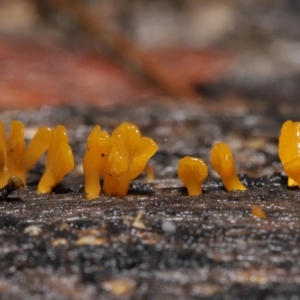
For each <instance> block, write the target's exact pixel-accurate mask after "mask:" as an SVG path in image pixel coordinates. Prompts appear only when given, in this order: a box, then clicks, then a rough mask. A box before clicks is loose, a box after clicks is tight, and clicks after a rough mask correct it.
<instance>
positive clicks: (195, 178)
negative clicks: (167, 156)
mask: <svg viewBox="0 0 300 300" xmlns="http://www.w3.org/2000/svg"><path fill="white" fill-rule="evenodd" d="M177 172H178V176H179V178H180V180H181V181H182V183H183V184H184V185H185V186H186V188H187V190H188V193H189V195H190V196H196V195H199V194H202V182H203V181H204V180H205V179H206V177H207V175H208V169H207V166H206V164H205V162H204V161H203V160H202V159H200V158H195V157H190V156H186V157H184V158H182V159H181V160H180V161H179V164H178V170H177Z"/></svg>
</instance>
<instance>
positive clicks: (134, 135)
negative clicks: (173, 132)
mask: <svg viewBox="0 0 300 300" xmlns="http://www.w3.org/2000/svg"><path fill="white" fill-rule="evenodd" d="M112 140H113V148H112V151H111V154H110V156H109V159H108V163H107V168H106V171H105V175H104V192H105V194H107V195H114V196H119V197H123V196H125V195H126V194H127V191H128V188H129V185H130V181H131V180H132V179H135V178H136V177H138V176H139V175H140V174H141V173H142V172H143V170H144V168H145V167H146V165H147V162H148V160H149V159H150V158H151V157H152V156H153V155H154V154H155V152H156V151H157V148H158V147H157V144H156V143H155V142H154V141H153V140H152V139H150V138H147V137H141V134H140V131H139V129H138V128H137V127H136V126H135V125H133V124H131V123H122V124H121V125H120V126H119V127H118V128H116V129H115V131H114V132H113V133H112Z"/></svg>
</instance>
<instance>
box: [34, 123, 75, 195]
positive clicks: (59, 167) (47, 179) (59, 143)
mask: <svg viewBox="0 0 300 300" xmlns="http://www.w3.org/2000/svg"><path fill="white" fill-rule="evenodd" d="M68 142H69V140H68V136H67V133H66V129H65V127H64V126H62V125H58V126H57V127H56V128H55V129H54V130H53V134H52V138H51V142H50V145H49V149H48V153H47V157H46V164H45V172H44V174H43V176H42V178H41V180H40V182H39V184H38V190H37V191H38V193H50V192H51V190H52V188H53V187H54V186H55V185H57V184H58V183H59V182H61V181H62V179H63V178H64V176H65V175H66V174H67V173H69V172H70V171H71V170H72V169H73V168H74V158H73V153H72V149H71V147H70V146H69V144H68Z"/></svg>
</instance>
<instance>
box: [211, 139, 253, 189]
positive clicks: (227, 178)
mask: <svg viewBox="0 0 300 300" xmlns="http://www.w3.org/2000/svg"><path fill="white" fill-rule="evenodd" d="M210 162H211V164H212V166H213V168H214V169H215V171H216V172H217V173H218V174H219V175H220V176H221V178H222V181H223V184H224V186H225V188H226V190H227V191H228V192H231V191H234V190H239V191H244V190H246V189H247V188H246V187H245V186H244V185H243V184H242V183H241V181H240V180H239V178H238V176H237V172H236V169H235V165H234V161H233V156H232V152H231V150H230V148H229V147H228V145H227V144H225V143H217V144H215V145H214V146H213V148H212V150H211V154H210Z"/></svg>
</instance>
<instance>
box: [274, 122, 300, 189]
mask: <svg viewBox="0 0 300 300" xmlns="http://www.w3.org/2000/svg"><path fill="white" fill-rule="evenodd" d="M278 152H279V157H280V160H281V162H282V165H283V168H284V171H285V173H286V175H287V176H288V177H289V178H288V186H293V185H298V186H300V122H292V121H290V120H288V121H286V122H284V123H283V125H282V127H281V134H280V137H279V151H278Z"/></svg>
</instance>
